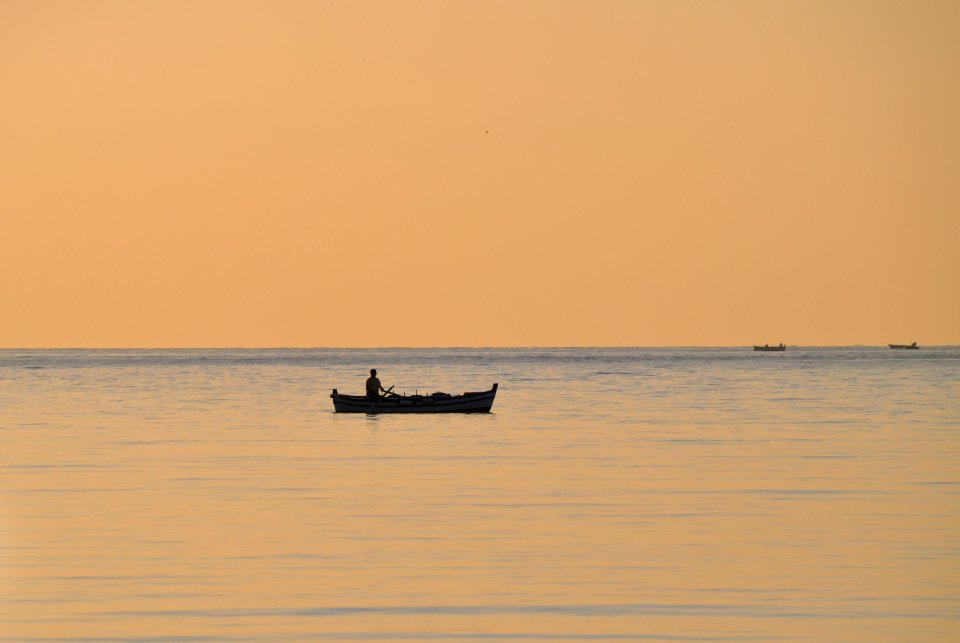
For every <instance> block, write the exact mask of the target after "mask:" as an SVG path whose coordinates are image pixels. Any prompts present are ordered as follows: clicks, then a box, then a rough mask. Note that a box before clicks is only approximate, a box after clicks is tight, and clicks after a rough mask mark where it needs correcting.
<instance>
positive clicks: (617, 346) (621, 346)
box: [0, 343, 960, 351]
mask: <svg viewBox="0 0 960 643" xmlns="http://www.w3.org/2000/svg"><path fill="white" fill-rule="evenodd" d="M760 345H761V344H648V345H641V344H567V345H559V344H555V345H547V344H526V345H524V344H510V345H493V344H489V345H466V344H464V345H433V346H418V345H395V346H386V345H384V346H292V345H291V346H281V345H277V346H266V345H264V346H0V350H2V351H18V350H24V351H33V350H120V351H135V350H143V351H145V350H425V349H429V350H435V349H443V350H458V349H470V350H480V349H497V350H506V349H537V350H557V349H574V350H575V349H581V350H582V349H624V348H747V347H751V348H752V347H753V346H760ZM769 345H770V346H776V345H777V344H769ZM784 345H785V346H786V347H787V348H790V347H794V348H885V347H887V346H889V343H883V344H784ZM919 346H920V347H921V348H922V347H928V348H949V347H954V346H960V344H919Z"/></svg>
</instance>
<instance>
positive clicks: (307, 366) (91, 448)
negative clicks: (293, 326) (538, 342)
mask: <svg viewBox="0 0 960 643" xmlns="http://www.w3.org/2000/svg"><path fill="white" fill-rule="evenodd" d="M373 367H375V368H377V369H378V370H379V375H380V378H381V380H382V381H383V383H384V385H385V386H390V385H395V386H396V389H395V390H397V391H405V392H407V393H408V394H409V393H414V392H417V391H418V392H420V393H430V392H433V391H436V390H441V391H444V392H448V393H460V392H463V391H465V390H485V389H488V388H489V387H490V386H491V385H492V384H493V383H494V382H499V384H500V388H499V391H498V393H497V399H496V402H495V404H494V407H493V413H491V414H477V415H377V416H365V415H353V414H335V413H333V406H332V403H331V400H330V398H329V393H330V390H331V389H333V388H338V389H339V390H340V391H341V392H344V393H357V394H359V393H362V392H363V384H364V380H365V378H366V377H367V372H368V370H369V369H370V368H373ZM0 640H2V641H94V640H95V641H128V642H143V641H171V642H195V643H200V642H206V641H418V640H449V641H490V640H497V641H499V640H507V641H531V640H533V641H563V640H581V641H590V640H597V641H610V640H626V641H716V640H719V641H772V640H787V641H957V640H960V348H957V347H940V348H936V347H923V348H921V350H919V351H893V350H889V349H887V348H877V347H840V348H804V347H793V346H791V347H789V348H788V349H787V351H786V352H785V353H754V352H753V351H752V350H751V349H750V348H749V347H739V348H707V349H696V348H678V349H666V348H664V349H509V350H504V349H432V350H420V349H369V350H339V349H337V350H335V349H317V350H3V351H0Z"/></svg>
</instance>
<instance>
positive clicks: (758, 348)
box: [753, 344, 787, 353]
mask: <svg viewBox="0 0 960 643" xmlns="http://www.w3.org/2000/svg"><path fill="white" fill-rule="evenodd" d="M753 350H755V351H776V352H778V353H782V352H783V351H785V350H787V346H786V344H780V345H778V346H771V345H770V344H764V345H763V346H757V345H756V344H754V345H753Z"/></svg>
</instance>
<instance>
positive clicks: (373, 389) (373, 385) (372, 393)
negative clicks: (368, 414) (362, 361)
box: [367, 368, 386, 400]
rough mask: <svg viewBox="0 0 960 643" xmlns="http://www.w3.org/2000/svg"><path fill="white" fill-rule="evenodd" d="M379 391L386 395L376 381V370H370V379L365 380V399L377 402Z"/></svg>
mask: <svg viewBox="0 0 960 643" xmlns="http://www.w3.org/2000/svg"><path fill="white" fill-rule="evenodd" d="M381 391H383V392H384V393H386V391H385V390H384V389H383V385H382V384H380V380H379V379H377V369H375V368H371V369H370V377H368V378H367V399H369V400H379V399H380V392H381Z"/></svg>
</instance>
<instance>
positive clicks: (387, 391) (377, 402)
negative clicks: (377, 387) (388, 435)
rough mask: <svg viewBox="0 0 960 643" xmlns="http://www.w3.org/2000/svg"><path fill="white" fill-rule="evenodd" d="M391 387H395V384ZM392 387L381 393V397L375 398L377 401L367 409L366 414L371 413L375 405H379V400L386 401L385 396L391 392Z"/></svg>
mask: <svg viewBox="0 0 960 643" xmlns="http://www.w3.org/2000/svg"><path fill="white" fill-rule="evenodd" d="M393 386H396V384H394V385H393ZM393 386H391V387H390V388H388V389H387V390H386V391H385V392H384V393H383V397H378V398H377V401H376V402H374V403H373V404H371V405H370V408H369V409H367V413H369V412H370V411H372V410H373V407H375V406H376V405H377V404H380V400H383V399H386V397H387V395H389V394H390V391H392V390H393Z"/></svg>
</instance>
